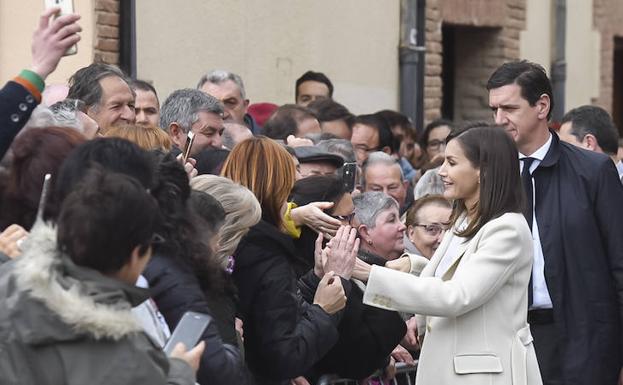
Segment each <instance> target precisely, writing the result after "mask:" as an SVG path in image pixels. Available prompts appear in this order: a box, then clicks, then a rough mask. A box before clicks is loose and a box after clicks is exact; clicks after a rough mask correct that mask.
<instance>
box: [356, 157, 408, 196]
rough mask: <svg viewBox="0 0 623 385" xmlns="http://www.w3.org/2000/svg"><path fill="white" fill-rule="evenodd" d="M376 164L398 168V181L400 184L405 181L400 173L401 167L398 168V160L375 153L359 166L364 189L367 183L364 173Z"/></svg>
mask: <svg viewBox="0 0 623 385" xmlns="http://www.w3.org/2000/svg"><path fill="white" fill-rule="evenodd" d="M378 164H380V165H384V166H388V167H392V166H396V167H398V170H400V181H401V182H402V181H404V180H405V176H404V174H403V172H402V167H400V163H398V160H396V159H395V158H393V157H392V156H391V155H388V154H387V153H384V152H383V151H375V152H373V153H371V154H370V155H369V156H368V159H366V160H365V161H364V162H363V165H362V166H361V173H362V174H363V178H362V179H363V187H364V189H365V187H366V182H367V181H366V172H367V171H368V168H369V167H372V166H375V165H378Z"/></svg>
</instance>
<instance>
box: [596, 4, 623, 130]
mask: <svg viewBox="0 0 623 385" xmlns="http://www.w3.org/2000/svg"><path fill="white" fill-rule="evenodd" d="M593 5H594V8H593V19H594V20H593V22H594V24H595V29H596V30H597V31H599V32H600V34H601V65H600V87H599V97H598V98H596V99H595V100H594V101H593V102H594V103H595V104H597V105H599V106H601V107H603V108H605V109H606V110H608V111H612V91H613V89H612V79H613V74H614V70H615V69H614V68H613V66H614V62H613V54H614V38H615V37H623V2H621V0H594V1H593ZM616 70H617V71H623V68H618V69H616ZM619 129H621V128H619Z"/></svg>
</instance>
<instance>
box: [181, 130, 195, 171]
mask: <svg viewBox="0 0 623 385" xmlns="http://www.w3.org/2000/svg"><path fill="white" fill-rule="evenodd" d="M194 142H195V133H194V132H192V131H188V135H186V145H185V146H184V155H182V164H186V161H187V159H188V157H189V156H190V150H191V149H192V147H193V143H194Z"/></svg>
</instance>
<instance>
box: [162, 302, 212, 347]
mask: <svg viewBox="0 0 623 385" xmlns="http://www.w3.org/2000/svg"><path fill="white" fill-rule="evenodd" d="M210 322H212V317H210V316H209V315H207V314H202V313H196V312H194V311H187V312H186V313H184V315H183V316H182V319H181V320H180V322H179V323H178V324H177V326H176V327H175V330H173V334H171V338H169V340H168V341H167V343H166V345H164V349H163V350H164V352H165V353H166V355H167V356H168V355H170V354H171V351H173V348H174V347H175V345H177V344H178V343H180V342H181V343H183V344H184V346H186V350H190V349H192V348H194V347H195V346H196V345H197V344H198V343H199V340H200V339H201V336H202V335H203V332H204V331H205V330H206V329H207V328H208V325H210Z"/></svg>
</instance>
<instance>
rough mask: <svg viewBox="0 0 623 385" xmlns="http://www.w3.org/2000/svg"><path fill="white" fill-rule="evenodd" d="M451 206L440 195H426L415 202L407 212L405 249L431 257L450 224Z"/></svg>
mask: <svg viewBox="0 0 623 385" xmlns="http://www.w3.org/2000/svg"><path fill="white" fill-rule="evenodd" d="M450 214H452V206H451V205H450V202H448V200H447V199H446V198H444V197H443V196H441V195H428V196H425V197H422V198H420V199H418V200H416V201H415V202H413V205H412V206H411V208H409V211H408V212H407V220H406V223H405V224H406V225H407V238H408V239H409V241H410V243H411V245H409V244H405V248H406V249H407V251H409V252H411V253H415V254H417V255H419V256H421V257H424V258H426V259H431V257H432V256H433V253H434V252H435V250H437V247H439V244H440V243H441V238H442V237H443V235H444V233H445V231H446V230H447V229H448V227H449V224H450Z"/></svg>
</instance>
